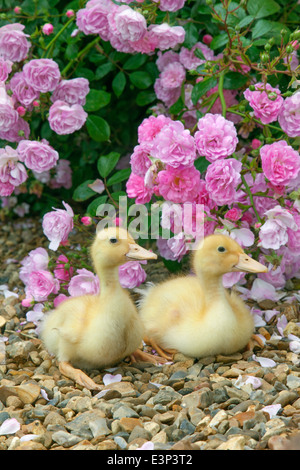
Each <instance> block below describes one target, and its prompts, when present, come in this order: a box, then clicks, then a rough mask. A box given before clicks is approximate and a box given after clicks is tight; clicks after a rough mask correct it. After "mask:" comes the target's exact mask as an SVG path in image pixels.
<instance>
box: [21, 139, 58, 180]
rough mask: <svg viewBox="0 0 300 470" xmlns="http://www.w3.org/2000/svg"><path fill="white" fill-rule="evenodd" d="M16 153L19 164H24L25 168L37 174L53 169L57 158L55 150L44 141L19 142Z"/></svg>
mask: <svg viewBox="0 0 300 470" xmlns="http://www.w3.org/2000/svg"><path fill="white" fill-rule="evenodd" d="M17 152H18V154H19V159H20V160H21V162H24V163H25V165H26V166H27V168H29V169H30V170H33V171H35V172H37V173H42V172H43V171H47V170H50V169H51V168H53V167H54V166H55V165H56V162H57V160H58V158H59V155H58V153H57V152H56V150H54V148H53V147H51V146H50V145H49V144H48V142H47V141H46V140H45V139H43V140H41V141H40V142H38V141H35V140H21V142H20V143H19V145H18V148H17Z"/></svg>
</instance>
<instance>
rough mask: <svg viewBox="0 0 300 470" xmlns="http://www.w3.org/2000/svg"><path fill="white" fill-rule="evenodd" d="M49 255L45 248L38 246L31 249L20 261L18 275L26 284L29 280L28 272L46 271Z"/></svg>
mask: <svg viewBox="0 0 300 470" xmlns="http://www.w3.org/2000/svg"><path fill="white" fill-rule="evenodd" d="M48 263H49V256H48V253H47V251H46V250H45V248H42V247H39V248H35V249H34V250H31V251H30V252H29V253H28V255H27V256H25V258H24V259H23V260H22V261H21V266H22V267H21V269H20V272H19V277H20V279H21V281H22V282H23V283H24V284H25V285H26V284H27V283H28V282H29V274H30V273H31V272H32V271H46V270H47V268H48Z"/></svg>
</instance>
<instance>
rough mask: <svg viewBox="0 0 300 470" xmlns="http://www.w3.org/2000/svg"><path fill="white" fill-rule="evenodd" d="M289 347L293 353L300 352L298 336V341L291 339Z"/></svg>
mask: <svg viewBox="0 0 300 470" xmlns="http://www.w3.org/2000/svg"><path fill="white" fill-rule="evenodd" d="M289 348H290V350H291V351H292V352H293V353H295V354H300V341H299V338H298V341H291V342H290V343H289Z"/></svg>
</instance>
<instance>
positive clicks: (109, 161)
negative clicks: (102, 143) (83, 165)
mask: <svg viewBox="0 0 300 470" xmlns="http://www.w3.org/2000/svg"><path fill="white" fill-rule="evenodd" d="M119 158H120V154H119V153H117V152H110V153H109V154H108V155H103V156H102V157H100V158H99V160H98V163H97V168H98V171H99V174H100V176H102V178H106V177H107V176H108V175H109V173H110V172H111V171H112V170H113V169H114V168H115V166H116V164H117V163H118V161H119Z"/></svg>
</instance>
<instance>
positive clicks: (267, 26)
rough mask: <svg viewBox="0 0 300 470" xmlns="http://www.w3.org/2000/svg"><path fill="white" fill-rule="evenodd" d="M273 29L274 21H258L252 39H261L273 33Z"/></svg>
mask: <svg viewBox="0 0 300 470" xmlns="http://www.w3.org/2000/svg"><path fill="white" fill-rule="evenodd" d="M272 27H273V23H272V21H268V20H258V21H257V22H256V23H255V25H254V26H253V29H252V39H256V38H261V37H262V36H263V35H264V34H266V33H268V32H269V31H271V29H272Z"/></svg>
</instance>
